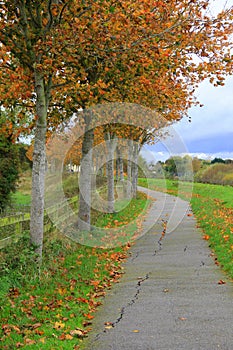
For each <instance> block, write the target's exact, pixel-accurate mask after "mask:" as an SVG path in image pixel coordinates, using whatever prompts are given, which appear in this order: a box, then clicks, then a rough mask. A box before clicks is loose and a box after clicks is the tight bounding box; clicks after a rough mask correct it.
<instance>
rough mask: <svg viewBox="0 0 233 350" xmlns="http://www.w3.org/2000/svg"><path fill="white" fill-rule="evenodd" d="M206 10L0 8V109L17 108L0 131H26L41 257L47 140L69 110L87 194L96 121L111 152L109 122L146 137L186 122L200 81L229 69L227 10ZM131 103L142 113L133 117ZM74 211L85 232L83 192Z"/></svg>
mask: <svg viewBox="0 0 233 350" xmlns="http://www.w3.org/2000/svg"><path fill="white" fill-rule="evenodd" d="M208 5H209V1H207V0H200V1H190V0H182V1H179V2H177V1H174V0H169V1H166V2H164V1H154V0H153V1H152V0H143V1H141V0H140V1H135V0H134V1H133V0H124V1H119V2H115V1H107V0H106V1H105V0H104V1H103V0H97V1H94V2H93V1H90V0H87V1H74V0H69V1H68V0H67V1H66V0H42V1H38V2H35V1H32V0H17V1H15V0H8V1H4V2H0V43H1V44H0V45H1V53H0V80H1V84H0V93H1V96H2V99H1V104H2V106H3V107H4V108H7V107H9V106H11V107H12V106H13V107H17V108H18V109H19V112H18V113H17V117H13V119H10V120H8V121H7V123H6V125H5V126H4V128H5V127H6V126H7V128H10V129H11V130H13V135H14V137H18V136H19V135H22V134H26V133H28V132H30V133H32V134H33V135H34V151H33V171H32V206H31V224H30V235H31V242H32V243H33V244H34V245H36V246H37V253H38V254H39V255H40V256H42V247H43V212H44V179H45V169H46V156H45V149H46V140H47V139H48V138H49V136H50V135H51V134H52V133H53V131H54V130H56V128H57V127H58V126H59V125H61V124H62V123H64V121H65V120H68V119H69V118H70V117H71V116H73V115H74V113H75V114H76V116H77V118H78V121H77V123H78V125H79V127H80V128H81V129H82V150H81V159H82V163H81V164H82V166H81V175H80V177H81V180H80V184H81V186H83V188H85V190H84V192H85V195H87V192H88V191H89V190H88V186H89V184H90V175H89V169H90V159H91V149H92V148H93V142H94V132H93V131H94V130H95V129H96V127H101V126H103V125H104V137H105V139H108V141H109V150H110V149H111V148H113V147H112V145H114V139H115V136H114V135H117V131H116V127H115V124H116V123H118V124H126V129H125V128H123V127H122V128H121V131H120V133H121V135H122V134H123V133H124V134H125V130H126V134H128V132H127V128H128V125H134V126H136V127H137V126H140V129H143V133H144V130H146V131H147V130H149V132H150V130H154V129H158V128H159V127H160V123H159V120H161V121H162V125H164V124H167V123H172V122H174V121H176V120H179V119H181V118H182V117H183V116H185V115H186V114H187V110H188V108H189V107H190V106H191V105H192V104H194V103H197V102H196V101H195V97H194V92H195V89H196V88H197V87H198V84H199V83H200V82H201V81H202V80H204V79H206V78H208V79H209V80H210V81H211V82H212V83H213V84H214V85H215V86H219V85H223V84H224V83H223V81H224V76H225V75H226V74H230V73H231V72H232V56H231V48H232V41H231V40H230V35H231V34H232V12H233V11H232V9H225V10H223V11H222V12H221V13H219V14H218V16H217V17H212V16H211V15H210V14H209V13H210V12H208ZM194 56H195V59H194ZM104 103H108V106H107V107H106V108H105V107H104V108H103V104H104ZM111 103H117V104H118V105H117V109H116V108H115V107H114V108H112V107H111ZM131 103H137V106H144V108H147V111H143V110H141V112H142V113H138V111H139V109H138V108H137V113H135V109H134V108H132V107H131ZM119 104H120V105H121V106H122V108H119ZM91 106H96V107H95V108H94V109H93V108H90V107H91ZM98 106H100V107H98ZM114 106H115V105H114ZM106 109H107V112H106ZM152 109H153V110H154V111H156V112H153V113H151V110H152ZM78 111H82V113H77V112H78ZM164 121H165V122H164ZM77 123H76V124H77ZM129 139H130V136H129ZM131 139H132V140H134V137H132V138H131ZM110 158H111V157H110ZM110 167H111V165H110V162H109V169H110ZM111 181H112V180H111ZM79 207H80V212H79V222H80V228H82V227H83V226H82V223H84V227H88V224H89V221H90V215H89V213H90V208H89V204H87V202H86V200H85V199H84V198H83V197H82V196H80V206H79ZM85 223H86V226H85Z"/></svg>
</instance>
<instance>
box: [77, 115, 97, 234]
mask: <svg viewBox="0 0 233 350" xmlns="http://www.w3.org/2000/svg"><path fill="white" fill-rule="evenodd" d="M90 118H91V115H90V114H89V113H88V112H86V113H85V125H86V126H85V134H84V137H83V144H82V161H81V169H80V175H79V212H78V228H79V230H80V231H90V228H91V179H92V147H93V140H94V132H93V129H91V130H89V129H88V127H89V124H90V121H91V119H90Z"/></svg>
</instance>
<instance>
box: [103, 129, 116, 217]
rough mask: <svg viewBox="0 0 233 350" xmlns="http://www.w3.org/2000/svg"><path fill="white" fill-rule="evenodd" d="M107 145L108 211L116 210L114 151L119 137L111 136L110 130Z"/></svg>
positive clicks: (106, 137)
mask: <svg viewBox="0 0 233 350" xmlns="http://www.w3.org/2000/svg"><path fill="white" fill-rule="evenodd" d="M105 140H106V141H107V142H106V145H107V182H108V212H109V213H113V212H114V202H115V193H114V152H115V149H116V145H117V138H115V137H114V138H111V135H110V133H109V132H107V133H105Z"/></svg>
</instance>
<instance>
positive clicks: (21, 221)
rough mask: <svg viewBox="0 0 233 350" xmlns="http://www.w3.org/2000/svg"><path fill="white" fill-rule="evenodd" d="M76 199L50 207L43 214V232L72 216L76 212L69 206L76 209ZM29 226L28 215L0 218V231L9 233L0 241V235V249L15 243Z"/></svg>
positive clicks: (21, 214) (19, 214)
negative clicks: (54, 223)
mask: <svg viewBox="0 0 233 350" xmlns="http://www.w3.org/2000/svg"><path fill="white" fill-rule="evenodd" d="M77 201H78V197H77V196H75V197H73V198H70V199H69V200H68V202H67V201H64V202H61V203H58V204H56V205H54V206H52V207H49V208H47V209H46V211H45V213H44V232H45V233H46V232H48V231H50V230H52V229H54V225H53V222H56V223H58V222H59V223H61V222H64V221H65V220H67V219H69V218H70V217H71V216H73V215H74V214H75V213H76V212H77V210H76V209H72V210H71V208H70V205H71V206H75V207H76V203H77ZM29 224H30V213H18V214H16V215H12V216H6V217H3V218H0V230H1V231H4V230H6V231H7V232H9V231H11V233H10V235H9V236H7V237H5V238H3V239H1V235H2V236H3V235H4V236H6V234H5V233H4V234H0V249H2V248H4V247H6V246H7V245H8V244H10V243H13V242H17V241H18V239H19V238H20V237H21V236H22V235H23V232H24V231H25V230H26V229H29Z"/></svg>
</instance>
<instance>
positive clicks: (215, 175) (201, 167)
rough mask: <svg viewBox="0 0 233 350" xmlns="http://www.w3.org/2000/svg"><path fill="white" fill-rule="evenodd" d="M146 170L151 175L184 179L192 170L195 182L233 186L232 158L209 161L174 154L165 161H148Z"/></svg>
mask: <svg viewBox="0 0 233 350" xmlns="http://www.w3.org/2000/svg"><path fill="white" fill-rule="evenodd" d="M190 162H191V167H190ZM148 171H149V174H150V176H152V177H156V178H163V177H165V178H168V179H177V178H179V179H180V180H184V181H185V180H189V179H190V175H191V174H190V171H192V173H193V180H194V181H195V182H202V183H210V184H218V185H230V186H233V160H232V159H226V160H224V159H222V158H214V159H213V160H211V161H210V160H204V159H199V158H196V157H195V158H191V157H190V156H184V157H180V156H174V157H170V158H168V159H167V160H166V161H165V162H162V161H159V162H157V163H156V164H154V163H150V164H149V165H148Z"/></svg>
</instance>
